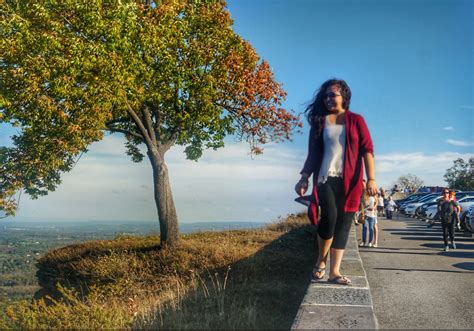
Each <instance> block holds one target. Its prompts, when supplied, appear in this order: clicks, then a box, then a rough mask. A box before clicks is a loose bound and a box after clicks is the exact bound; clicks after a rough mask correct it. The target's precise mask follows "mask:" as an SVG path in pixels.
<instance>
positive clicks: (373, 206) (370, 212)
mask: <svg viewBox="0 0 474 331" xmlns="http://www.w3.org/2000/svg"><path fill="white" fill-rule="evenodd" d="M364 194H365V199H364V201H365V221H364V227H363V228H362V242H361V243H360V245H359V246H360V247H364V246H368V247H372V241H373V239H374V225H375V220H376V218H377V200H376V199H375V197H374V196H369V195H368V194H367V193H364ZM367 230H368V232H369V238H368V240H367Z"/></svg>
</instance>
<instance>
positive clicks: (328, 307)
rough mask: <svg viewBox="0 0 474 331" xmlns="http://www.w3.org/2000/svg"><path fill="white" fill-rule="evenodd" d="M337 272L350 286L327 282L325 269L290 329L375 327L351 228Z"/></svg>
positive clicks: (367, 285)
mask: <svg viewBox="0 0 474 331" xmlns="http://www.w3.org/2000/svg"><path fill="white" fill-rule="evenodd" d="M329 263H330V261H328V264H327V265H328V267H329ZM341 273H342V274H343V275H345V276H348V277H349V278H350V279H351V280H352V285H351V286H345V285H336V284H329V283H327V279H328V275H329V268H328V269H327V270H326V276H325V277H324V279H323V280H321V281H320V282H318V283H312V284H310V286H309V288H308V290H307V292H306V295H305V297H304V299H303V302H302V303H301V306H300V309H299V311H298V314H297V315H296V318H295V321H294V322H293V326H292V327H291V329H292V330H303V329H376V328H378V324H377V319H376V317H375V315H374V309H373V303H372V296H371V294H370V287H369V283H368V282H367V276H366V273H365V270H364V267H363V265H362V260H361V258H360V255H359V250H358V246H357V237H356V229H355V226H352V229H351V232H350V234H349V241H348V242H347V246H346V251H345V253H344V257H343V259H342V264H341Z"/></svg>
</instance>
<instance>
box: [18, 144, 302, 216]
mask: <svg viewBox="0 0 474 331" xmlns="http://www.w3.org/2000/svg"><path fill="white" fill-rule="evenodd" d="M124 150H125V149H124V147H123V139H122V138H121V137H120V136H117V135H113V136H107V137H105V138H104V140H103V141H102V142H99V143H95V144H93V145H91V148H90V151H89V152H88V153H86V154H84V155H83V156H82V158H81V160H80V161H79V162H78V164H77V165H76V167H75V168H74V169H73V171H71V172H70V173H66V174H64V175H63V183H62V184H61V185H60V186H59V187H58V189H57V190H56V191H55V192H51V193H50V194H49V195H48V196H46V197H42V198H40V199H38V200H34V201H32V200H28V199H23V201H22V204H21V210H20V212H19V214H18V215H19V216H24V217H26V216H30V217H31V216H36V217H42V218H47V217H55V218H61V217H63V218H88V219H124V220H140V219H151V220H153V219H156V214H157V212H156V207H155V204H154V197H153V182H152V171H151V166H150V164H149V161H148V159H147V158H145V159H144V160H143V162H142V163H139V164H136V163H133V162H132V161H131V160H130V158H129V157H128V156H126V155H125V153H124ZM183 150H184V148H182V147H179V146H177V147H175V148H173V149H171V150H170V151H169V152H168V153H167V155H166V161H167V165H168V169H169V174H170V181H171V187H172V190H173V196H174V201H175V203H176V207H177V211H178V215H179V217H180V219H182V220H185V221H198V220H206V221H208V220H250V221H265V220H267V221H270V220H272V219H274V218H276V217H277V216H279V215H286V214H287V213H288V212H294V210H295V209H297V208H298V205H297V204H296V203H295V202H294V201H293V199H294V196H293V195H294V193H293V186H294V183H295V182H296V181H297V180H298V176H299V175H298V172H299V171H300V168H301V167H302V164H303V162H304V158H305V156H306V155H304V153H303V152H301V151H299V150H291V149H289V148H284V147H283V146H282V145H275V144H273V145H268V146H267V147H266V148H265V152H264V154H263V155H260V156H255V157H253V158H252V157H250V155H249V146H248V145H247V144H245V143H234V144H228V145H227V146H226V147H225V148H223V149H219V150H217V151H213V150H209V151H205V153H204V155H203V157H202V158H201V159H200V160H199V161H198V162H194V161H190V160H186V158H185V154H184V153H183Z"/></svg>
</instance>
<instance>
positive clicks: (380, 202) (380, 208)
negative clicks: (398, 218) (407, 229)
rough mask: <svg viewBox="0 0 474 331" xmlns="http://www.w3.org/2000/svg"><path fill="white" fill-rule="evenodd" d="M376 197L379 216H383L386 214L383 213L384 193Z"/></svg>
mask: <svg viewBox="0 0 474 331" xmlns="http://www.w3.org/2000/svg"><path fill="white" fill-rule="evenodd" d="M376 199H377V216H380V217H382V216H384V213H383V212H384V208H383V207H384V201H383V200H384V197H383V195H382V193H380V194H377V195H376Z"/></svg>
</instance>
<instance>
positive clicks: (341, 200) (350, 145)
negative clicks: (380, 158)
mask: <svg viewBox="0 0 474 331" xmlns="http://www.w3.org/2000/svg"><path fill="white" fill-rule="evenodd" d="M350 100H351V90H350V88H349V86H348V85H347V83H346V82H345V81H344V80H340V79H330V80H328V81H326V82H324V83H323V84H322V85H321V87H320V89H319V90H318V92H317V94H316V96H315V98H314V100H313V101H312V103H311V104H310V105H309V106H308V107H307V108H306V115H307V118H308V122H309V124H310V126H311V129H310V133H309V144H308V156H307V158H306V162H305V164H304V166H303V169H302V170H301V172H300V174H301V179H300V180H299V182H298V183H297V184H296V186H295V190H296V192H297V194H299V195H300V196H303V194H304V193H305V192H306V190H307V189H308V178H309V177H310V176H311V175H313V189H312V203H311V205H310V206H309V209H308V215H309V218H310V220H311V222H312V223H313V224H314V225H317V232H318V246H319V247H318V249H319V253H318V260H317V262H316V267H315V268H314V269H313V272H312V281H320V280H321V279H323V278H324V276H325V272H326V263H327V259H328V255H329V252H330V254H331V265H330V270H329V279H328V282H330V283H335V284H341V285H350V284H351V280H350V279H349V278H348V277H346V276H343V275H342V274H341V272H340V267H341V260H342V257H343V255H344V250H345V248H346V244H347V240H348V237H349V231H350V228H351V224H352V220H353V218H354V213H355V212H356V211H357V209H358V207H359V201H360V196H361V194H362V179H363V169H364V164H365V171H366V175H367V191H368V192H369V193H370V194H372V195H373V194H375V193H376V192H377V184H376V182H375V165H374V155H373V152H374V151H373V144H372V139H371V137H370V133H369V130H368V128H367V125H366V123H365V120H364V118H363V117H362V116H361V115H359V114H356V113H353V112H351V111H350V110H349V105H350ZM318 206H320V210H321V218H320V219H319V222H318Z"/></svg>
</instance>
